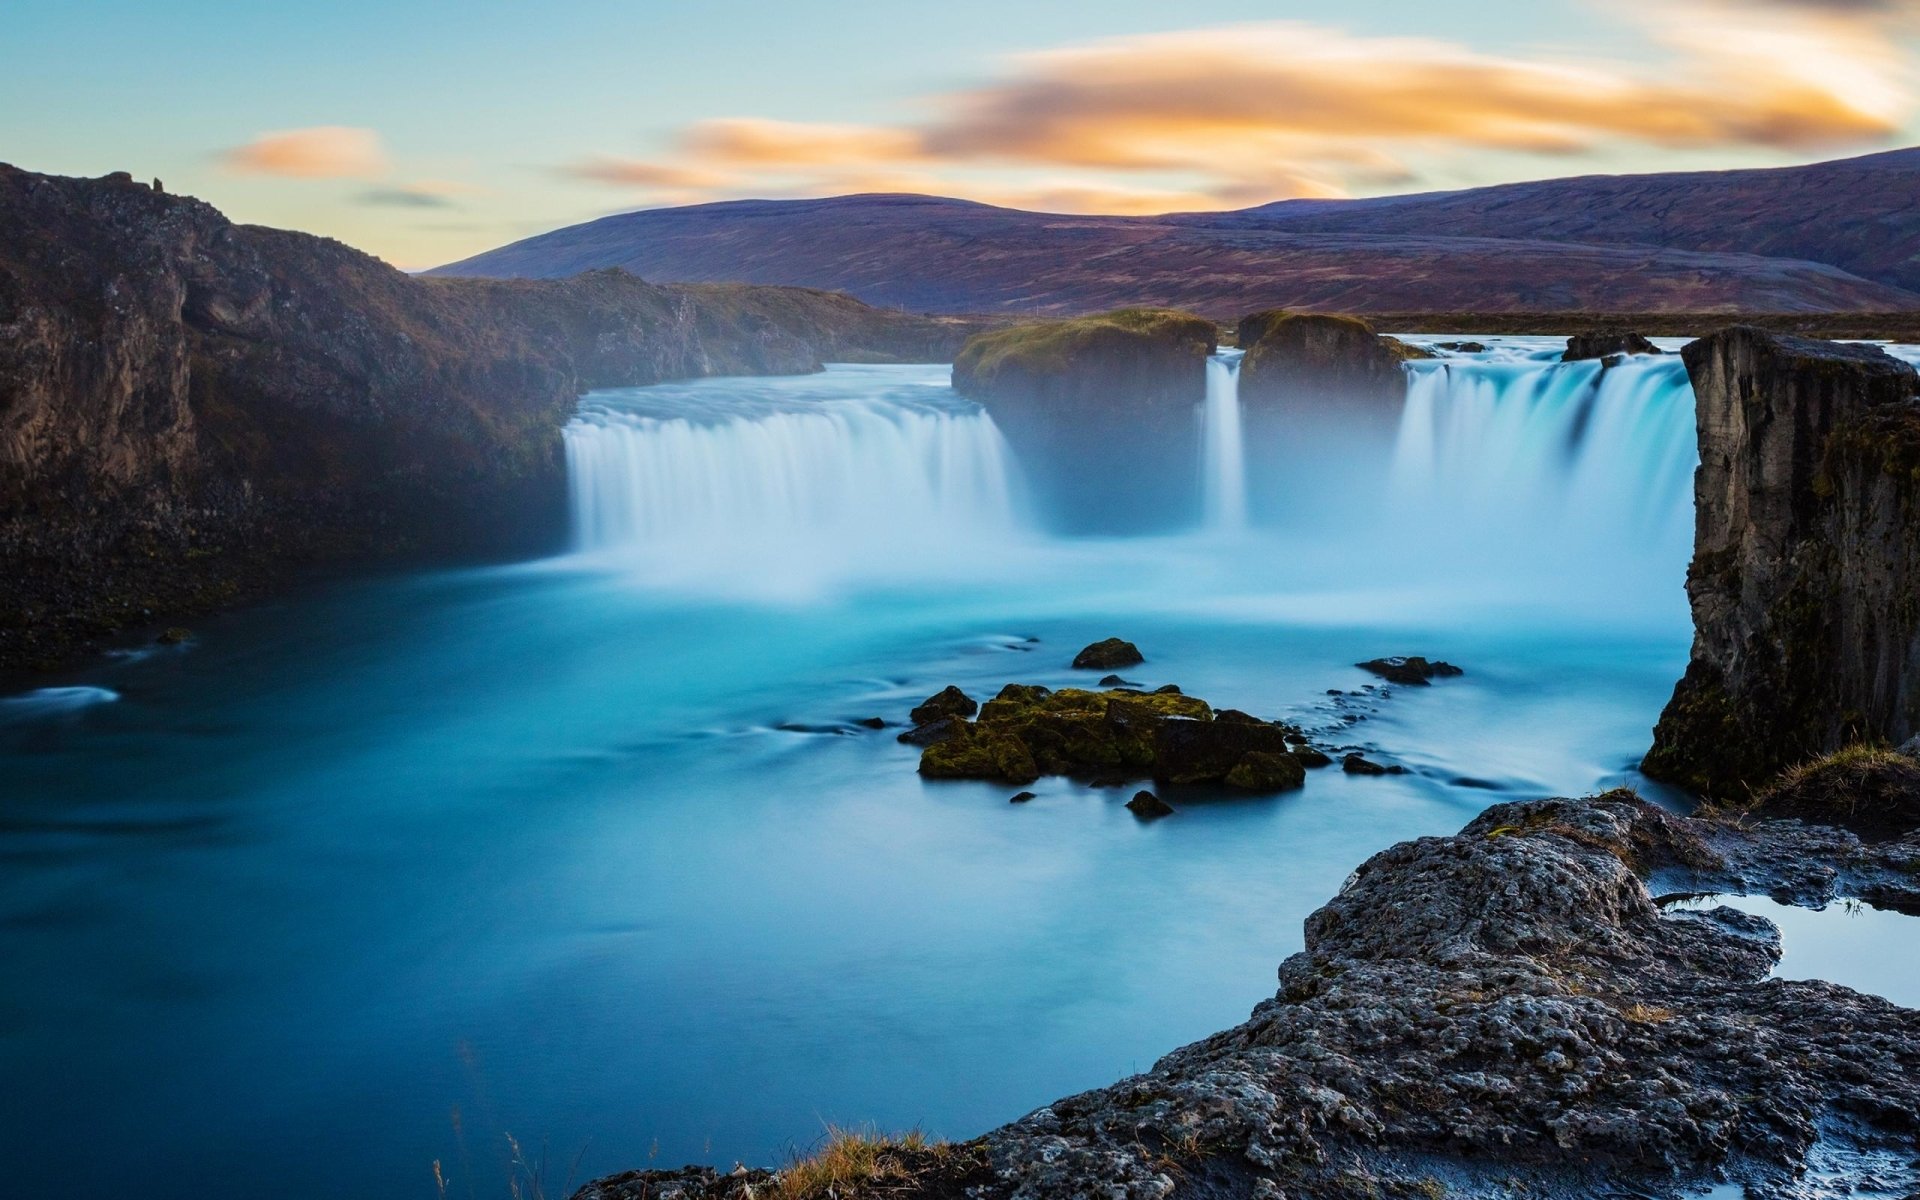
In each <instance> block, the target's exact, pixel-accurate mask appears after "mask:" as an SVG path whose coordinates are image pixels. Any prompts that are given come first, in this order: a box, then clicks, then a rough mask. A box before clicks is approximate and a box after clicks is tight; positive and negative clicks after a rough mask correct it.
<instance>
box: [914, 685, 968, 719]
mask: <svg viewBox="0 0 1920 1200" xmlns="http://www.w3.org/2000/svg"><path fill="white" fill-rule="evenodd" d="M979 711H980V704H979V702H978V701H976V700H975V699H974V698H973V697H972V696H969V695H967V694H966V693H965V692H963V691H961V690H960V689H959V688H957V687H954V686H953V685H952V684H948V685H947V686H946V687H944V688H941V689H940V690H939V691H937V692H935V693H934V694H933V695H931V696H928V697H927V698H926V699H925V700H923V701H921V702H920V703H919V704H918V705H916V706H914V709H913V711H912V712H911V713H909V714H907V716H908V718H909V719H910V720H911V721H912V722H913V723H914V724H915V725H916V726H918V725H925V724H926V723H927V722H929V721H937V720H939V719H940V718H941V717H970V716H972V715H973V714H974V713H977V712H979Z"/></svg>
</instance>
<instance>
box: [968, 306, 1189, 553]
mask: <svg viewBox="0 0 1920 1200" xmlns="http://www.w3.org/2000/svg"><path fill="white" fill-rule="evenodd" d="M1216 340H1217V337H1216V330H1215V327H1214V325H1213V323H1212V322H1210V321H1207V320H1203V319H1202V318H1200V317H1196V316H1193V315H1192V314H1189V313H1182V312H1175V311H1171V310H1166V309H1123V310H1121V311H1118V312H1112V313H1106V314H1103V315H1101V316H1097V317H1083V318H1081V319H1079V320H1074V321H1050V322H1042V323H1036V324H1026V325H1015V326H1011V327H1009V328H1006V329H1000V330H995V331H993V332H991V333H983V334H980V335H978V336H976V337H974V338H972V339H971V340H969V341H968V342H967V344H966V345H965V346H963V347H962V348H961V350H960V353H959V355H958V357H956V358H955V359H954V363H953V386H954V389H955V390H956V391H958V392H959V393H960V394H961V395H963V396H966V397H968V398H970V399H973V400H976V401H978V402H979V403H980V404H982V405H984V406H985V407H986V409H987V410H988V411H989V412H991V413H992V414H993V418H994V422H995V423H996V424H997V425H998V426H999V427H1000V429H1001V431H1002V432H1003V433H1005V434H1006V436H1007V439H1008V441H1009V442H1010V443H1011V444H1012V446H1013V449H1014V452H1015V453H1016V454H1018V455H1019V456H1020V458H1021V460H1022V461H1023V462H1024V463H1025V464H1026V466H1027V468H1028V469H1027V475H1028V478H1029V479H1030V480H1032V481H1033V482H1034V485H1035V487H1036V488H1037V489H1038V490H1039V491H1040V493H1041V499H1042V500H1043V501H1044V503H1045V504H1046V507H1047V510H1048V512H1049V514H1050V515H1051V517H1052V518H1053V519H1054V521H1055V522H1056V523H1058V524H1060V525H1062V526H1064V527H1067V528H1071V529H1098V530H1110V531H1130V530H1137V529H1142V528H1158V527H1164V526H1169V525H1177V524H1179V523H1180V522H1181V521H1182V520H1184V519H1185V518H1186V517H1188V516H1189V515H1190V514H1191V513H1192V512H1193V511H1195V504H1196V503H1197V499H1198V496H1199V476H1198V473H1197V464H1198V461H1199V453H1200V442H1199V429H1200V427H1199V421H1198V419H1197V417H1196V416H1195V410H1196V409H1197V408H1198V406H1199V405H1200V403H1201V401H1202V400H1203V399H1204V398H1205V396H1206V361H1207V356H1208V355H1209V354H1211V353H1212V352H1213V349H1214V346H1215V343H1216Z"/></svg>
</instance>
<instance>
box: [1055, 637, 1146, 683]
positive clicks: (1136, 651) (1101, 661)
mask: <svg viewBox="0 0 1920 1200" xmlns="http://www.w3.org/2000/svg"><path fill="white" fill-rule="evenodd" d="M1145 661H1147V660H1146V658H1145V657H1144V656H1143V655H1142V654H1141V653H1140V647H1138V646H1136V645H1134V644H1133V643H1132V642H1129V641H1123V640H1122V639H1120V638H1106V639H1104V640H1102V641H1098V642H1095V643H1093V644H1092V645H1090V646H1088V647H1086V648H1085V649H1083V650H1081V651H1080V653H1078V654H1076V655H1074V656H1073V666H1074V669H1075V670H1076V671H1111V670H1113V669H1114V668H1116V667H1134V666H1138V665H1140V664H1141V663H1143V662H1145ZM1103 682H1104V681H1103ZM1122 682H1124V681H1122Z"/></svg>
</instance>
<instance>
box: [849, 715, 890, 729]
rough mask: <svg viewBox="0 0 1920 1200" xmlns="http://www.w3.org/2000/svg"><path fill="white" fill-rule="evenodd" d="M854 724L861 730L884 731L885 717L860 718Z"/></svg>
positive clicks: (885, 725)
mask: <svg viewBox="0 0 1920 1200" xmlns="http://www.w3.org/2000/svg"><path fill="white" fill-rule="evenodd" d="M854 724H855V725H858V726H859V727H860V728H862V729H885V728H886V727H887V719H886V718H885V717H860V718H858V719H856V720H855V721H854Z"/></svg>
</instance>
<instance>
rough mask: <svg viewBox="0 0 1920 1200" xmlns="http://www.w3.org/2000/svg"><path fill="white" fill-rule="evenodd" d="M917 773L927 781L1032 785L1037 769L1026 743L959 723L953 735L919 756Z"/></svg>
mask: <svg viewBox="0 0 1920 1200" xmlns="http://www.w3.org/2000/svg"><path fill="white" fill-rule="evenodd" d="M920 773H921V774H922V775H925V776H926V777H927V778H929V779H999V780H1005V781H1006V782H1007V783H1032V782H1033V781H1034V780H1036V779H1038V778H1040V768H1039V767H1038V766H1036V765H1035V764H1034V761H1033V754H1032V752H1030V751H1029V750H1028V749H1027V747H1026V743H1024V742H1022V741H1021V740H1020V739H1019V738H1017V737H1015V736H1013V734H1011V733H1009V732H1007V731H1006V730H1004V729H998V728H995V727H993V726H990V725H969V724H966V723H964V722H962V723H961V724H960V725H959V727H958V729H957V730H956V731H955V735H954V736H953V737H951V738H949V739H947V740H946V741H944V742H937V743H935V744H934V745H931V746H928V747H927V748H926V749H925V750H924V751H922V752H921V754H920Z"/></svg>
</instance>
